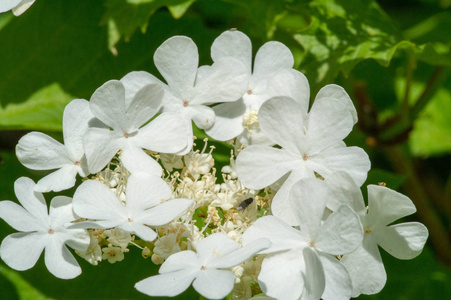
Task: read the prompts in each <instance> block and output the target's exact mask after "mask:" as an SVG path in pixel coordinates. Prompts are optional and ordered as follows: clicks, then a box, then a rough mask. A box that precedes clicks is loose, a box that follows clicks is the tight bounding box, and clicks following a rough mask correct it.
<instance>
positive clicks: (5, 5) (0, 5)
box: [0, 0, 22, 13]
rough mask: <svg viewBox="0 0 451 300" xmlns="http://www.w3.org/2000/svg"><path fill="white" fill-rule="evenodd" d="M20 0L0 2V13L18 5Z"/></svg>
mask: <svg viewBox="0 0 451 300" xmlns="http://www.w3.org/2000/svg"><path fill="white" fill-rule="evenodd" d="M20 2H22V0H10V1H2V2H0V13H2V12H5V11H8V10H11V9H13V8H14V7H16V6H18V5H19V4H20Z"/></svg>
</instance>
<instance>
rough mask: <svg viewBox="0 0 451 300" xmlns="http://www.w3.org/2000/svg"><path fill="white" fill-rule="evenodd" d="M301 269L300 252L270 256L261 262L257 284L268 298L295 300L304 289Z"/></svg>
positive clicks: (301, 257) (302, 258)
mask: <svg viewBox="0 0 451 300" xmlns="http://www.w3.org/2000/svg"><path fill="white" fill-rule="evenodd" d="M303 269H304V256H303V255H302V250H299V249H297V250H291V251H288V252H280V253H274V254H270V255H268V256H267V257H266V258H265V259H264V260H263V263H262V268H261V271H260V275H258V283H259V285H260V288H261V289H262V291H263V292H264V293H265V294H266V295H268V296H270V297H274V298H277V299H284V300H285V299H286V300H291V299H293V300H297V299H299V297H300V296H301V294H302V291H303V289H304V278H303V276H302V273H301V272H302V270H303Z"/></svg>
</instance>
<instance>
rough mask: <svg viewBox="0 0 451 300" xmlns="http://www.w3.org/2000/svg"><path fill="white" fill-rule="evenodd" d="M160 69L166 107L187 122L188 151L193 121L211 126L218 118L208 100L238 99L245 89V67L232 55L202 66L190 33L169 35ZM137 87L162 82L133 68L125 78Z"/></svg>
mask: <svg viewBox="0 0 451 300" xmlns="http://www.w3.org/2000/svg"><path fill="white" fill-rule="evenodd" d="M154 62H155V66H156V67H157V69H158V71H160V73H161V75H162V76H163V77H164V79H165V80H166V82H167V85H165V86H166V93H165V96H164V102H163V111H173V112H177V113H178V114H179V116H180V117H181V118H182V119H183V120H184V122H185V124H186V128H187V129H186V131H185V140H186V141H187V143H188V145H187V146H186V148H185V149H184V150H183V151H181V152H180V154H186V153H188V152H189V151H190V150H191V147H192V144H193V128H192V121H194V123H195V124H196V125H197V127H199V128H200V129H208V128H210V127H211V126H212V125H213V123H214V122H215V113H214V111H213V109H211V108H210V107H208V106H207V104H213V103H220V102H232V101H237V100H238V99H239V98H240V97H241V95H242V94H243V93H244V92H245V88H246V80H245V76H246V75H245V69H244V66H243V65H242V63H241V62H240V61H239V60H237V59H234V58H232V57H224V58H222V59H219V60H217V61H215V63H214V64H213V65H212V66H209V67H206V66H204V67H200V68H199V69H198V66H199V54H198V50H197V46H196V44H195V43H194V42H193V40H191V39H190V38H188V37H186V36H174V37H171V38H169V39H167V40H166V41H165V42H164V43H163V44H162V45H161V46H160V47H159V48H158V49H157V50H156V51H155V54H154ZM121 81H122V82H124V84H125V85H126V87H127V90H130V95H133V93H134V92H133V91H136V90H138V89H139V88H140V87H142V86H144V85H145V84H148V83H161V81H160V80H158V79H157V78H156V77H154V76H153V75H151V74H149V73H146V72H132V73H129V74H127V75H126V76H125V77H124V78H122V79H121Z"/></svg>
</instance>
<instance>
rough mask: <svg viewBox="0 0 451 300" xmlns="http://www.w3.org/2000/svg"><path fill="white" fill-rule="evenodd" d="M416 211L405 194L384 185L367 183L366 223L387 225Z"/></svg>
mask: <svg viewBox="0 0 451 300" xmlns="http://www.w3.org/2000/svg"><path fill="white" fill-rule="evenodd" d="M416 211H417V209H416V208H415V205H414V204H413V202H412V200H410V199H409V198H408V197H407V196H405V195H403V194H401V193H398V192H396V191H394V190H391V189H389V188H387V187H384V186H379V185H368V216H367V218H366V223H367V224H369V225H373V224H374V225H376V224H377V225H379V226H380V225H389V224H390V223H392V222H393V221H396V220H398V219H400V218H402V217H405V216H408V215H411V214H413V213H415V212H416ZM374 225H373V226H374Z"/></svg>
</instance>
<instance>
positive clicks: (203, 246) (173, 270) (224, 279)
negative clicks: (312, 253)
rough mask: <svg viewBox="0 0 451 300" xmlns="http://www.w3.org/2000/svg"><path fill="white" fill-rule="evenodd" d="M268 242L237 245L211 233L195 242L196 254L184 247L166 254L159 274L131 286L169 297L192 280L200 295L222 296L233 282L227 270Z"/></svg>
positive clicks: (225, 294)
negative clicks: (181, 249) (167, 255)
mask: <svg viewBox="0 0 451 300" xmlns="http://www.w3.org/2000/svg"><path fill="white" fill-rule="evenodd" d="M270 245H271V243H270V242H269V241H268V240H267V239H260V240H257V241H255V242H253V243H251V244H249V245H248V246H246V247H242V248H239V247H240V244H239V243H237V242H235V241H232V240H231V239H229V238H228V237H226V236H225V235H224V234H222V233H215V234H212V235H209V236H208V237H206V238H205V239H203V240H201V241H200V242H199V243H198V244H197V248H196V249H197V253H195V252H193V251H190V250H186V251H182V252H178V253H176V254H173V255H171V256H169V258H168V259H167V260H166V261H165V262H164V263H163V265H162V266H161V267H160V270H159V273H160V274H159V275H156V276H152V277H149V278H147V279H144V280H141V281H140V282H138V283H136V285H135V288H136V289H137V290H138V291H140V292H142V293H144V294H147V295H149V296H169V297H173V296H176V295H178V294H180V293H182V292H183V291H185V290H186V289H187V288H188V287H189V286H190V285H191V283H192V284H193V287H194V289H195V290H196V291H197V292H198V293H199V294H201V295H202V296H204V297H206V298H209V299H222V298H224V297H225V296H227V295H228V294H229V293H230V292H231V291H232V289H233V285H234V282H235V277H234V275H233V272H232V271H230V270H227V269H229V268H231V267H234V266H236V265H239V264H241V263H242V262H244V261H245V260H247V259H248V258H250V257H252V256H253V255H254V254H255V253H257V252H259V251H261V250H263V249H265V248H268V247H269V246H270Z"/></svg>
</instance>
